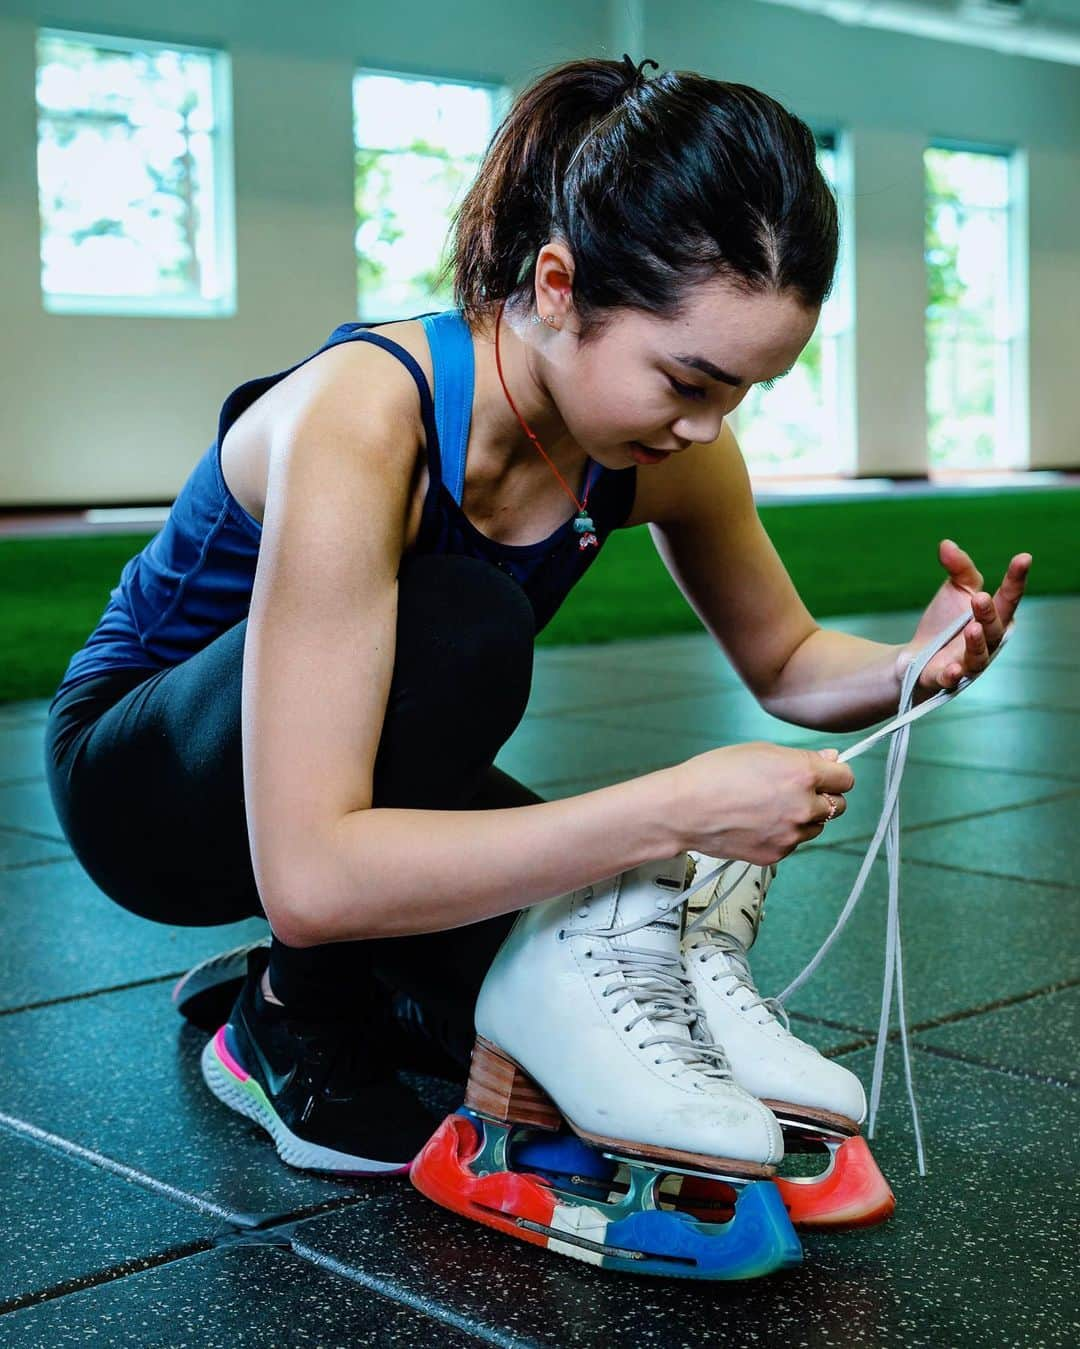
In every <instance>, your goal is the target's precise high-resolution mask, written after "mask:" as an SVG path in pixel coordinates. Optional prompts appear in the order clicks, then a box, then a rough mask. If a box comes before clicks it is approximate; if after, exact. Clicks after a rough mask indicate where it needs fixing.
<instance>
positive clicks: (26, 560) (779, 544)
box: [0, 489, 1080, 702]
mask: <svg viewBox="0 0 1080 1349" xmlns="http://www.w3.org/2000/svg"><path fill="white" fill-rule="evenodd" d="M760 514H761V518H762V521H763V523H764V525H765V528H766V529H767V530H768V532H769V535H770V536H771V538H772V540H773V543H774V544H775V546H776V549H777V551H778V552H779V554H780V556H781V558H782V559H783V561H784V565H785V566H786V567H787V569H788V571H789V573H790V574H791V578H792V580H793V581H794V583H795V586H796V588H797V589H798V591H799V593H800V595H801V596H802V598H803V600H804V601H805V603H806V606H807V608H808V609H809V610H810V612H811V613H812V614H813V615H814V616H815V618H819V619H822V618H826V617H828V616H829V615H832V614H851V613H875V612H879V611H881V610H886V609H908V608H920V609H921V608H922V607H923V606H924V605H926V604H927V603H929V601H930V599H931V597H932V596H933V594H934V592H935V591H936V590H937V588H938V586H939V585H940V584H941V582H942V581H943V580H944V577H945V573H944V570H943V569H942V567H941V564H940V562H939V561H938V557H937V550H938V544H939V542H940V541H941V539H943V538H951V539H954V540H955V541H956V542H957V543H958V544H959V545H960V547H961V548H964V549H965V550H966V551H967V552H969V553H970V554H971V556H972V557H973V558H974V559H975V564H976V566H978V567H979V568H980V569H981V571H982V573H983V580H984V585H985V586H986V588H987V589H989V590H990V592H991V594H992V593H993V591H994V590H995V589H996V588H997V586H998V584H999V583H1000V581H1001V577H1002V575H1003V573H1004V570H1005V567H1006V566H1007V565H1008V562H1009V559H1010V558H1011V557H1012V556H1013V554H1015V553H1024V552H1026V553H1031V554H1032V557H1033V564H1032V570H1031V577H1030V580H1029V583H1028V593H1029V594H1033V595H1059V594H1072V593H1076V592H1078V591H1080V557H1078V553H1080V497H1078V496H1077V494H1076V493H1074V492H1070V491H1047V492H1042V491H1037V490H1031V489H1027V490H1022V491H1018V492H1000V493H996V494H982V495H974V496H953V495H942V496H933V497H926V496H920V497H908V498H898V499H896V500H886V501H860V500H857V499H856V500H850V499H849V500H843V501H836V502H826V503H808V504H805V505H782V506H762V507H761V508H760ZM150 537H152V536H151V535H150V534H146V533H141V534H111V535H83V536H69V537H61V538H16V539H2V540H0V619H2V622H3V634H4V659H3V662H2V665H0V702H7V701H10V700H12V699H22V698H47V697H51V696H52V694H53V692H54V691H55V689H56V686H57V684H58V683H59V682H60V679H61V677H62V675H63V672H64V669H65V668H66V666H67V662H68V660H69V658H70V657H71V655H72V653H73V652H74V651H76V650H77V649H78V648H79V647H80V646H81V645H82V644H83V642H84V641H85V640H86V638H87V636H88V635H89V633H90V631H91V630H92V629H93V627H94V626H95V624H96V623H97V621H98V619H99V618H100V616H101V612H102V610H103V609H104V607H105V604H106V603H107V602H108V597H109V592H110V590H112V588H113V587H114V586H115V585H116V583H117V581H118V580H119V576H120V571H121V568H122V567H123V565H124V563H125V562H126V561H127V560H128V558H130V557H131V556H132V555H133V554H134V553H136V552H138V551H139V549H140V548H142V547H143V545H144V544H145V543H146V541H147V540H148V539H149V538H150ZM700 631H701V624H700V622H699V621H698V619H697V616H696V615H695V614H694V612H693V611H692V610H691V608H690V607H689V605H688V604H687V602H686V600H685V599H684V598H683V596H682V595H681V593H680V592H679V590H678V588H677V587H676V585H675V583H674V582H673V581H672V580H671V578H670V576H668V574H667V571H666V570H665V568H664V565H663V563H662V562H661V561H660V559H659V557H658V556H657V554H656V551H655V549H654V548H653V544H652V539H651V537H650V535H649V531H648V529H647V528H645V527H641V528H638V529H632V530H620V531H618V532H617V533H615V534H614V535H612V536H611V538H610V539H609V540H608V542H607V543H606V544H605V545H604V549H603V552H602V553H601V555H600V557H599V558H598V559H597V561H596V562H595V563H594V564H593V566H592V567H591V568H590V570H589V571H588V573H587V574H586V575H585V577H584V578H583V579H582V580H581V582H580V583H579V584H578V585H577V586H576V588H575V589H574V590H573V592H572V593H571V595H570V596H569V598H568V599H567V600H566V602H565V604H564V605H563V607H562V609H560V611H559V612H558V613H557V614H556V615H555V617H554V618H553V619H552V621H551V623H550V624H549V625H548V626H547V628H546V629H545V630H544V631H543V632H542V633H541V634H540V637H539V638H538V645H540V646H551V645H576V644H578V643H581V642H608V641H616V640H618V639H619V638H623V637H647V636H660V635H662V634H665V633H674V632H700Z"/></svg>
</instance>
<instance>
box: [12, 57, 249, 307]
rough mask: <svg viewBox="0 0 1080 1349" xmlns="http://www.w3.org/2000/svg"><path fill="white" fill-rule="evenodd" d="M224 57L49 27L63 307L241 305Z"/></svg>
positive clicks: (50, 236) (55, 273)
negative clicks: (227, 215) (229, 205)
mask: <svg viewBox="0 0 1080 1349" xmlns="http://www.w3.org/2000/svg"><path fill="white" fill-rule="evenodd" d="M225 59H226V58H225V57H223V56H221V55H220V54H218V53H213V52H196V51H190V50H183V51H181V50H174V49H171V48H168V47H164V46H160V45H158V44H153V43H143V44H134V43H130V42H125V41H123V40H120V39H110V38H98V37H89V36H83V35H76V34H60V33H54V32H44V31H43V32H41V33H39V35H38V44H37V104H38V199H39V207H40V215H41V286H42V292H43V295H44V299H45V307H46V309H49V310H51V311H54V312H71V311H77V312H97V313H123V312H129V313H144V314H145V313H166V314H175V313H185V312H188V313H215V312H229V311H230V310H231V306H232V295H231V265H230V266H228V267H227V266H226V265H225V264H226V261H228V262H229V263H230V264H231V259H226V257H225V256H224V255H225V253H226V251H227V250H226V248H225V244H224V241H225V237H226V236H225V234H224V231H223V229H222V228H221V223H220V221H219V220H218V197H219V192H218V178H219V173H218V163H217V160H218V145H219V136H220V130H221V128H220V125H219V118H218V117H217V115H216V113H217V102H218V100H217V99H216V97H215V85H216V81H217V80H218V79H220V78H224V77H225V72H224V71H223V70H215V63H218V62H222V61H224V60H225Z"/></svg>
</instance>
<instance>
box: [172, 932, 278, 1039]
mask: <svg viewBox="0 0 1080 1349" xmlns="http://www.w3.org/2000/svg"><path fill="white" fill-rule="evenodd" d="M269 945H270V938H269V937H263V938H262V940H261V941H253V942H247V943H246V944H245V945H244V946H234V947H233V949H232V950H231V951H219V952H218V953H217V955H214V956H210V957H209V958H208V959H206V960H201V961H200V962H199V963H198V965H193V966H192V967H191V969H190V970H188V972H187V974H182V975H181V976H180V978H179V979H177V981H176V983H175V984H173V990H172V1005H173V1006H174V1007H175V1008H176V1010H177V1011H178V1012H179V1013H180V1015H181V1016H182V1017H184V1018H185V1019H186V1020H188V1021H190V1022H191V1024H192V1025H193V1026H197V1027H198V1028H199V1030H204V1031H216V1030H217V1028H218V1027H219V1026H220V1025H221V1024H222V1022H224V1021H227V1020H228V1019H229V1013H230V1012H231V1011H232V1009H233V1004H234V1003H235V1002H236V999H237V998H238V997H239V996H240V990H241V989H242V988H243V986H244V980H245V979H246V978H247V956H248V952H249V951H254V950H256V949H257V948H258V947H260V946H267V947H268V946H269Z"/></svg>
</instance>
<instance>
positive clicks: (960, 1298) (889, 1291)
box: [297, 1053, 1080, 1349]
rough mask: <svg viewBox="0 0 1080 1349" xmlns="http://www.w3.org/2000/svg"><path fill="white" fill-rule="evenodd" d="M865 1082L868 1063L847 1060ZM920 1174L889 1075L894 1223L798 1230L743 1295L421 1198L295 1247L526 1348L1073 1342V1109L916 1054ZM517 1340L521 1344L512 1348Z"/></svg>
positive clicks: (899, 1094)
mask: <svg viewBox="0 0 1080 1349" xmlns="http://www.w3.org/2000/svg"><path fill="white" fill-rule="evenodd" d="M844 1061H845V1062H846V1063H848V1065H849V1066H851V1067H852V1068H854V1069H856V1070H857V1071H859V1072H860V1075H861V1076H863V1077H868V1076H869V1067H870V1055H869V1054H868V1053H861V1054H858V1055H852V1056H850V1057H849V1058H846V1059H845V1060H844ZM916 1069H917V1073H918V1082H919V1089H920V1100H921V1103H922V1107H923V1114H924V1122H925V1126H926V1132H927V1140H928V1152H929V1156H930V1172H929V1175H928V1176H927V1177H926V1178H925V1179H920V1178H919V1176H918V1175H917V1174H916V1172H915V1166H914V1160H913V1153H912V1148H911V1136H910V1130H909V1126H908V1124H907V1117H906V1113H905V1111H906V1103H905V1101H904V1098H903V1090H902V1084H901V1082H900V1080H899V1078H898V1077H897V1076H896V1075H895V1074H892V1073H891V1074H890V1077H889V1082H888V1087H887V1095H886V1106H885V1109H884V1113H883V1118H882V1122H881V1128H880V1130H879V1134H880V1137H879V1139H878V1141H877V1142H876V1143H875V1144H874V1150H875V1153H876V1155H877V1156H878V1158H879V1160H880V1162H881V1164H882V1166H883V1169H884V1170H885V1171H886V1173H887V1174H888V1176H889V1178H890V1181H891V1183H892V1185H893V1188H894V1190H895V1192H896V1195H897V1200H898V1208H897V1213H896V1215H895V1217H894V1218H893V1219H891V1220H890V1221H889V1222H888V1223H886V1224H885V1225H883V1226H882V1227H879V1228H876V1229H873V1230H870V1231H863V1232H852V1233H843V1234H835V1235H831V1236H826V1235H821V1234H818V1235H810V1234H807V1235H806V1236H804V1239H803V1245H804V1252H805V1259H804V1264H803V1265H802V1266H801V1267H800V1268H798V1269H795V1270H792V1271H788V1272H785V1273H783V1274H777V1275H774V1276H771V1277H769V1278H767V1279H759V1280H755V1281H752V1282H747V1283H732V1284H720V1283H712V1282H710V1283H695V1282H693V1281H690V1280H684V1279H671V1280H666V1279H660V1278H656V1277H646V1278H641V1277H635V1276H632V1275H625V1274H621V1273H618V1272H613V1271H603V1270H597V1269H595V1268H594V1267H592V1266H590V1265H586V1264H583V1263H581V1262H578V1261H576V1260H571V1259H568V1258H566V1257H565V1256H562V1255H558V1254H554V1253H552V1252H550V1251H546V1250H541V1249H538V1248H536V1247H531V1246H526V1245H524V1244H523V1243H521V1242H518V1241H515V1240H514V1239H513V1238H512V1237H508V1236H506V1235H504V1234H502V1233H498V1232H493V1231H491V1230H489V1229H488V1228H486V1227H483V1226H481V1225H479V1224H477V1223H474V1222H471V1221H470V1220H468V1219H466V1218H462V1217H460V1216H458V1215H457V1214H454V1213H451V1212H448V1211H447V1210H444V1209H441V1208H439V1207H437V1206H436V1205H434V1204H431V1203H430V1202H429V1201H428V1200H426V1199H424V1198H423V1197H422V1196H420V1195H418V1194H415V1193H412V1194H408V1195H405V1194H402V1195H397V1194H390V1193H389V1192H386V1193H381V1194H379V1195H377V1196H376V1197H375V1198H374V1199H373V1201H372V1202H369V1203H366V1204H364V1205H361V1206H356V1207H354V1208H350V1209H348V1210H342V1211H339V1212H335V1213H331V1214H325V1215H320V1216H318V1217H316V1218H313V1219H310V1220H308V1221H306V1222H304V1223H303V1224H302V1225H301V1226H300V1228H299V1230H298V1233H297V1236H298V1238H300V1239H302V1240H304V1241H305V1242H306V1243H307V1244H309V1245H310V1246H312V1247H314V1248H316V1249H318V1250H321V1251H325V1252H326V1253H327V1254H328V1255H330V1256H332V1257H334V1258H335V1259H337V1260H340V1261H341V1262H343V1263H344V1264H346V1265H351V1266H354V1267H356V1268H360V1269H363V1270H364V1271H365V1273H367V1274H368V1275H374V1276H376V1277H380V1278H385V1279H395V1280H398V1281H400V1282H401V1283H403V1284H404V1285H406V1286H407V1287H410V1288H412V1289H414V1290H416V1291H417V1292H418V1293H420V1294H421V1295H423V1296H424V1297H425V1298H429V1299H431V1301H432V1302H434V1303H437V1304H439V1305H442V1306H445V1307H447V1308H449V1309H451V1310H452V1311H454V1312H456V1313H457V1314H459V1315H460V1316H463V1317H465V1318H468V1319H469V1320H471V1321H475V1322H476V1323H477V1325H478V1326H479V1327H483V1328H485V1329H491V1330H494V1331H502V1332H503V1333H504V1334H506V1335H507V1336H508V1337H518V1340H520V1342H522V1343H526V1344H538V1345H545V1346H559V1349H562V1346H568V1345H573V1346H575V1349H591V1347H592V1346H598V1347H599V1346H603V1347H604V1349H607V1347H608V1346H609V1345H611V1344H613V1343H620V1344H634V1345H642V1346H658V1347H660V1346H662V1347H663V1349H700V1346H702V1345H709V1346H713V1345H717V1346H748V1345H763V1346H764V1345H806V1346H814V1349H818V1347H819V1346H821V1347H824V1346H844V1347H845V1349H846V1347H847V1346H851V1345H871V1346H875V1349H881V1347H883V1346H904V1349H915V1347H918V1349H923V1347H924V1346H925V1347H926V1349H931V1347H932V1349H940V1346H942V1345H965V1346H966V1345H977V1346H994V1349H999V1346H1017V1347H1019V1346H1024V1347H1025V1349H1027V1347H1028V1346H1043V1349H1049V1347H1054V1349H1056V1347H1057V1346H1066V1345H1069V1346H1071V1345H1073V1344H1075V1343H1076V1338H1077V1326H1076V1305H1075V1300H1074V1298H1073V1292H1072V1287H1071V1280H1070V1278H1069V1275H1068V1270H1069V1268H1070V1264H1071V1260H1070V1253H1072V1258H1073V1259H1074V1258H1075V1251H1076V1244H1075V1243H1076V1235H1077V1233H1076V1221H1075V1208H1073V1209H1072V1211H1069V1209H1068V1200H1067V1196H1068V1194H1069V1193H1070V1191H1071V1187H1072V1185H1073V1173H1072V1164H1071V1161H1070V1149H1071V1145H1072V1140H1073V1138H1074V1137H1075V1133H1076V1130H1077V1127H1078V1125H1080V1099H1078V1098H1077V1096H1076V1094H1075V1093H1070V1092H1067V1091H1065V1090H1064V1089H1060V1088H1052V1087H1043V1086H1035V1085H1030V1084H1027V1083H1018V1082H1016V1081H1015V1080H1013V1079H1010V1078H1006V1077H1003V1076H1002V1075H1000V1074H995V1073H988V1072H985V1071H983V1070H981V1069H978V1068H973V1067H969V1066H968V1065H963V1064H957V1063H952V1062H947V1061H944V1060H941V1059H934V1058H931V1057H930V1056H926V1055H920V1056H919V1058H918V1063H917V1065H916ZM510 1342H517V1341H516V1340H513V1339H511V1340H510Z"/></svg>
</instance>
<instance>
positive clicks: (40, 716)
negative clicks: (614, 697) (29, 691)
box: [0, 698, 49, 726]
mask: <svg viewBox="0 0 1080 1349" xmlns="http://www.w3.org/2000/svg"><path fill="white" fill-rule="evenodd" d="M48 709H49V699H48V698H29V699H23V700H21V701H19V702H11V703H0V724H3V725H5V726H7V725H12V724H14V723H15V722H17V721H37V722H44V721H46V720H47V719H48V715H49V711H48Z"/></svg>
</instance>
